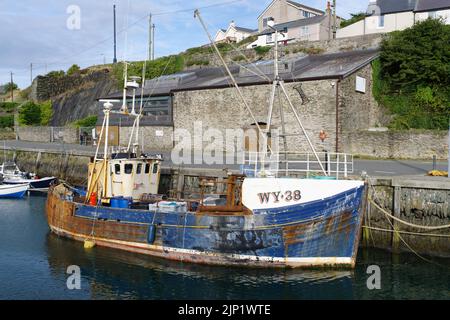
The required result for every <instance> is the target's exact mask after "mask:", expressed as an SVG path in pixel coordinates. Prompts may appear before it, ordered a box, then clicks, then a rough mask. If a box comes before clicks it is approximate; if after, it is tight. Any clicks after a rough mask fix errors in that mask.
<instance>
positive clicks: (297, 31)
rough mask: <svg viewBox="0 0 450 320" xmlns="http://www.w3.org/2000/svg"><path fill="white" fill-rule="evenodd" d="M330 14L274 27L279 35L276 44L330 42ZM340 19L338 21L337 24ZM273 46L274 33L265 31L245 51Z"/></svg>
mask: <svg viewBox="0 0 450 320" xmlns="http://www.w3.org/2000/svg"><path fill="white" fill-rule="evenodd" d="M332 21H333V17H332V15H331V14H327V15H322V16H315V17H311V18H306V19H299V20H295V21H289V22H286V23H280V24H276V25H275V26H274V28H275V29H277V30H278V31H279V32H280V33H279V34H278V42H282V43H284V44H288V43H290V42H294V41H319V40H330V39H332V37H333V34H332V27H331V26H332V25H333V22H332ZM339 23H340V19H338V24H339ZM274 44H275V36H274V31H273V30H272V29H266V30H264V31H262V32H260V33H259V34H258V39H257V40H256V41H254V42H252V43H251V44H249V45H248V46H247V49H250V48H254V47H258V46H273V45H274Z"/></svg>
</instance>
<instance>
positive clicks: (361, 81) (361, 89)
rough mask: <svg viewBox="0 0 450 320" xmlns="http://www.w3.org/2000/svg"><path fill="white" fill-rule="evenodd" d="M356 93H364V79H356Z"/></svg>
mask: <svg viewBox="0 0 450 320" xmlns="http://www.w3.org/2000/svg"><path fill="white" fill-rule="evenodd" d="M356 91H358V92H362V93H366V79H365V78H362V77H358V76H357V77H356Z"/></svg>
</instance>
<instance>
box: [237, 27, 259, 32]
mask: <svg viewBox="0 0 450 320" xmlns="http://www.w3.org/2000/svg"><path fill="white" fill-rule="evenodd" d="M234 28H235V29H236V30H237V31H241V32H246V33H253V32H256V31H258V30H255V29H249V28H242V27H238V26H235V27H234Z"/></svg>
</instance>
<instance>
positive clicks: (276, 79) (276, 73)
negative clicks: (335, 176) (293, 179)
mask: <svg viewBox="0 0 450 320" xmlns="http://www.w3.org/2000/svg"><path fill="white" fill-rule="evenodd" d="M267 25H268V27H269V28H271V29H272V30H273V31H274V32H275V53H274V64H275V65H274V80H273V86H272V93H271V96H270V105H269V114H268V116H267V131H268V132H269V131H270V127H271V123H272V115H273V107H274V102H275V92H276V91H277V90H278V91H279V88H281V91H282V92H283V94H284V96H285V97H286V100H287V101H288V104H289V106H290V108H291V110H292V113H293V114H294V116H295V119H296V120H297V123H298V125H299V126H300V129H301V130H302V132H303V134H304V136H305V138H306V141H307V142H308V144H309V147H310V148H311V150H312V152H313V154H314V157H315V158H316V160H317V162H318V163H319V166H320V169H321V170H322V172H323V173H324V174H325V175H326V176H328V172H327V171H326V170H325V168H324V167H323V164H322V161H321V160H320V158H319V155H318V154H317V152H316V149H315V148H314V146H313V144H312V142H311V139H310V138H309V136H308V133H307V132H306V130H305V127H304V126H303V124H302V121H301V120H300V117H299V115H298V113H297V111H296V110H295V107H294V104H293V103H292V101H291V99H290V98H289V95H288V93H287V91H286V88H285V87H284V81H283V80H282V79H281V78H280V72H279V66H278V34H279V31H278V29H277V28H275V27H274V26H275V21H274V20H273V19H271V20H269V21H268V23H267ZM280 108H282V106H281V105H280ZM281 112H282V111H281ZM283 126H284V123H283ZM284 152H285V153H286V152H287V150H284Z"/></svg>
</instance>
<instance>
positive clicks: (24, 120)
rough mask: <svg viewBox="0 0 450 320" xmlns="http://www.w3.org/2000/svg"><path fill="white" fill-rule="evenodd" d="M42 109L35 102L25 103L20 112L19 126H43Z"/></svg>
mask: <svg viewBox="0 0 450 320" xmlns="http://www.w3.org/2000/svg"><path fill="white" fill-rule="evenodd" d="M41 120H42V117H41V107H40V106H39V105H38V104H35V103H34V102H27V103H25V104H24V105H23V106H22V107H21V108H20V110H19V124H21V125H26V126H32V125H40V124H41Z"/></svg>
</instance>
